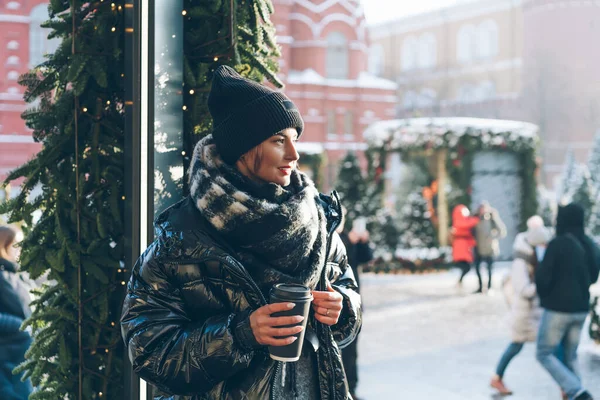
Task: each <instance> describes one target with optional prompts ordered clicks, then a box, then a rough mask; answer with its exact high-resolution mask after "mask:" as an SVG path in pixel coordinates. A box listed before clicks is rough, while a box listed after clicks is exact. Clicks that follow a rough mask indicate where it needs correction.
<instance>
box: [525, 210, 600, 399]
mask: <svg viewBox="0 0 600 400" xmlns="http://www.w3.org/2000/svg"><path fill="white" fill-rule="evenodd" d="M584 226H585V218H584V210H583V208H582V207H581V206H580V205H578V204H575V203H571V204H569V205H567V206H564V207H560V208H559V210H558V215H557V218H556V237H555V238H554V239H552V241H551V242H550V243H549V244H548V248H547V250H546V253H545V255H544V259H543V261H542V263H541V264H540V266H539V267H538V268H537V269H536V272H535V282H536V287H537V291H538V294H539V296H540V301H541V305H542V308H543V313H542V319H541V322H540V328H539V333H538V338H537V351H536V357H537V359H538V361H539V362H540V364H541V365H542V366H543V367H544V368H545V369H546V370H547V371H548V373H549V374H550V375H551V376H552V378H553V379H554V380H555V381H556V383H558V385H559V386H560V387H561V389H562V390H563V391H564V392H565V393H566V395H567V396H568V398H569V399H576V400H590V399H592V396H591V394H590V393H589V392H588V391H586V390H585V388H584V387H583V383H582V381H581V378H580V376H579V372H578V366H577V347H578V346H579V338H580V336H581V330H582V327H583V323H584V321H585V319H586V317H587V315H588V313H589V310H590V292H589V288H590V286H591V285H592V284H593V283H594V282H596V280H597V279H598V273H599V271H600V251H599V249H598V247H597V246H596V244H595V243H594V242H593V240H592V239H591V238H589V237H588V236H587V235H585V233H584ZM561 342H562V346H563V352H564V361H561V360H559V359H558V358H557V357H556V356H555V354H554V353H555V351H556V348H557V347H558V346H559V344H561Z"/></svg>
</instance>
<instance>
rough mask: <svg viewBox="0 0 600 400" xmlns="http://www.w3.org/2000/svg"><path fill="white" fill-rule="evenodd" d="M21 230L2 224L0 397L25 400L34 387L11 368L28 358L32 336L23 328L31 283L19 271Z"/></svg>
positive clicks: (28, 312)
mask: <svg viewBox="0 0 600 400" xmlns="http://www.w3.org/2000/svg"><path fill="white" fill-rule="evenodd" d="M17 237H18V231H17V230H16V229H14V228H12V227H10V226H0V393H1V394H2V395H1V396H0V398H2V399H3V400H26V399H28V398H29V395H30V394H31V392H32V390H33V388H32V386H31V381H30V380H29V379H27V380H26V381H25V382H22V381H21V378H22V376H23V374H19V375H13V373H12V371H13V369H15V368H16V367H17V366H18V365H19V364H21V363H22V362H23V361H25V352H26V351H27V349H29V346H30V345H31V336H30V334H29V333H27V332H25V331H21V330H20V327H21V324H22V323H23V321H24V320H25V319H26V318H27V317H29V316H30V315H31V309H30V308H29V303H30V301H31V299H30V296H29V290H30V289H31V286H30V283H29V282H28V280H27V279H25V278H24V277H23V276H22V275H21V274H20V273H19V265H18V264H17V253H16V249H15V247H14V245H15V244H16V242H17Z"/></svg>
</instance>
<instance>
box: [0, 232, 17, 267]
mask: <svg viewBox="0 0 600 400" xmlns="http://www.w3.org/2000/svg"><path fill="white" fill-rule="evenodd" d="M16 238H17V230H16V229H14V228H12V227H10V226H6V225H4V226H0V258H4V259H5V260H9V261H15V260H12V259H11V258H10V256H9V254H8V249H9V248H10V246H12V245H14V244H15V241H16Z"/></svg>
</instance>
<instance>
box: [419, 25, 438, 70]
mask: <svg viewBox="0 0 600 400" xmlns="http://www.w3.org/2000/svg"><path fill="white" fill-rule="evenodd" d="M417 61H418V63H417V64H418V66H419V68H433V67H435V64H436V62H437V43H436V40H435V36H434V35H433V33H424V34H422V35H421V36H420V37H419V54H418V60H417Z"/></svg>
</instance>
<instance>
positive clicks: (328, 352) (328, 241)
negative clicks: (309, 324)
mask: <svg viewBox="0 0 600 400" xmlns="http://www.w3.org/2000/svg"><path fill="white" fill-rule="evenodd" d="M338 204H339V201H338ZM336 211H338V212H340V210H336ZM336 228H337V225H336V224H332V226H331V228H330V230H329V232H328V235H327V248H326V250H325V267H324V268H325V269H324V271H325V272H327V260H328V259H329V252H330V251H331V240H332V236H333V232H334V231H335V229H336ZM324 277H325V282H323V288H322V289H323V290H327V282H326V280H327V276H326V275H324ZM317 326H318V327H319V328H320V329H323V327H322V326H320V325H318V324H317ZM327 359H328V360H329V366H330V367H331V368H332V370H333V371H332V372H333V373H332V374H330V379H329V383H330V385H331V387H330V390H331V398H332V399H335V369H334V368H333V357H332V356H331V349H330V348H329V347H327ZM319 376H320V375H319Z"/></svg>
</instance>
